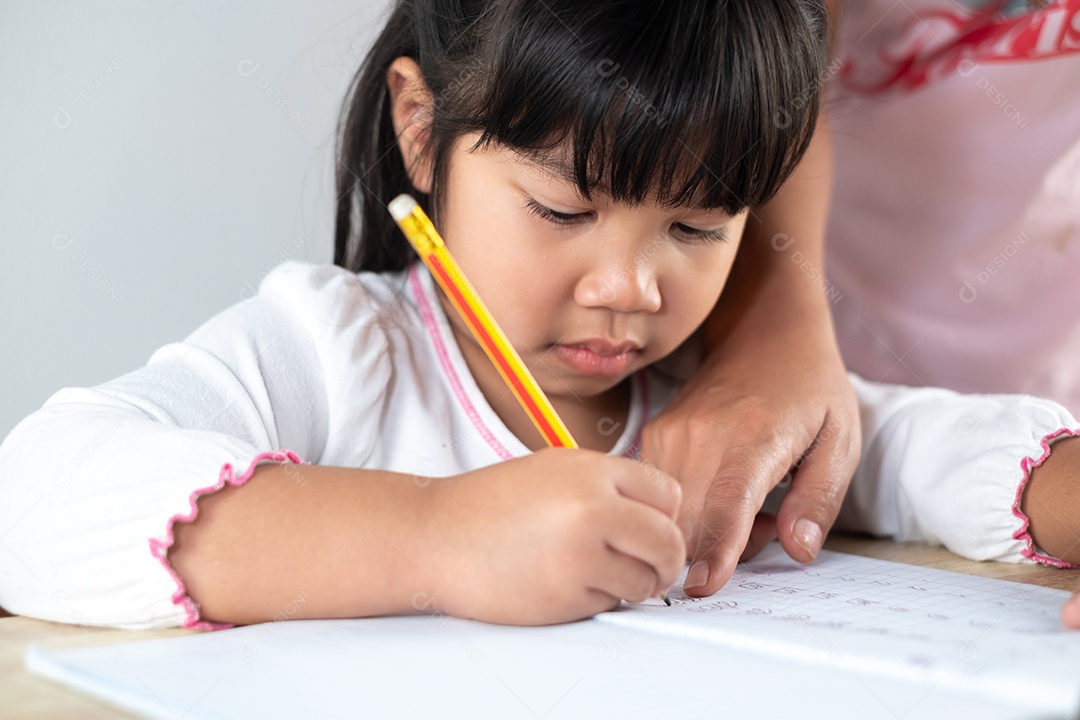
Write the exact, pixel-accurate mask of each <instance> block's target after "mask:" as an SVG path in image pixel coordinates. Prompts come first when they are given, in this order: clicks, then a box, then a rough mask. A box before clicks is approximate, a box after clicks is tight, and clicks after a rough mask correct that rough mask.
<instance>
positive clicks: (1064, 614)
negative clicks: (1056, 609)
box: [1061, 588, 1080, 630]
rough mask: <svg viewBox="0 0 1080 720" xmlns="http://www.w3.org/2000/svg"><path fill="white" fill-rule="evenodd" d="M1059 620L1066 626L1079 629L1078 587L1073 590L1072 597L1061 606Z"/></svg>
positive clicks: (1079, 601) (1079, 589) (1079, 600)
mask: <svg viewBox="0 0 1080 720" xmlns="http://www.w3.org/2000/svg"><path fill="white" fill-rule="evenodd" d="M1061 621H1062V622H1063V623H1065V627H1067V628H1070V629H1072V630H1080V588H1077V589H1076V590H1074V591H1073V594H1072V597H1071V598H1069V599H1068V600H1066V601H1065V604H1064V605H1063V606H1062V607H1061Z"/></svg>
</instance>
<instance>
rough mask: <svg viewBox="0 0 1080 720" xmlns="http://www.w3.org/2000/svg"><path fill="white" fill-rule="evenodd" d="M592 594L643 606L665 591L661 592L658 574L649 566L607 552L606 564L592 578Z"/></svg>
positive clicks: (625, 556)
mask: <svg viewBox="0 0 1080 720" xmlns="http://www.w3.org/2000/svg"><path fill="white" fill-rule="evenodd" d="M589 585H590V587H589V588H588V589H589V590H590V591H599V592H603V593H607V594H608V595H612V596H614V597H617V598H622V599H624V600H626V601H628V602H641V601H642V600H646V599H648V598H650V597H652V596H653V595H655V594H656V593H658V592H660V591H661V590H664V589H666V588H659V587H658V586H659V582H658V580H657V576H656V572H655V571H654V570H653V568H652V566H651V565H649V564H648V563H644V562H642V561H641V560H638V559H637V558H633V557H630V556H629V555H624V554H622V553H621V552H618V551H617V550H611V549H608V550H607V551H606V556H605V557H604V560H603V562H601V563H600V565H599V567H597V568H596V572H595V573H594V574H593V576H592V577H590V578H589Z"/></svg>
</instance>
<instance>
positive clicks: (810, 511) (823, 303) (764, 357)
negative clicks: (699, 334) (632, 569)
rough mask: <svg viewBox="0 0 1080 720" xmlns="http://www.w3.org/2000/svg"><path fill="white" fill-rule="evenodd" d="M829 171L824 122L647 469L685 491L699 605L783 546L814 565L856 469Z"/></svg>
mask: <svg viewBox="0 0 1080 720" xmlns="http://www.w3.org/2000/svg"><path fill="white" fill-rule="evenodd" d="M831 168H832V159H831V145H830V139H829V133H828V128H827V125H826V124H825V122H824V121H822V123H821V124H820V125H819V128H818V130H817V132H816V134H815V136H814V139H813V142H812V143H811V146H810V149H809V150H808V152H807V154H806V156H805V157H804V158H803V160H802V162H801V163H800V165H799V166H798V168H797V169H796V171H795V173H794V174H793V176H792V177H791V178H790V179H789V180H788V181H787V182H786V183H785V184H784V186H783V187H782V188H781V190H780V192H779V193H778V194H777V196H776V197H775V198H774V199H773V200H772V201H770V202H769V203H768V204H767V205H766V206H765V207H762V208H759V209H757V210H755V211H754V212H753V213H752V214H751V218H750V221H749V222H748V223H747V228H746V235H745V238H744V240H743V242H742V246H741V248H740V250H739V255H738V257H737V259H736V264H735V266H734V267H733V269H732V272H731V276H730V279H729V280H728V285H727V286H726V287H725V289H724V293H723V295H722V297H721V298H720V302H719V303H718V304H717V307H716V309H715V310H714V311H713V313H712V315H711V316H710V317H709V319H708V320H707V321H706V325H705V336H704V339H705V343H706V353H707V357H706V359H705V361H704V363H703V365H702V367H701V368H700V370H699V371H698V372H697V374H696V375H695V376H694V377H693V378H692V379H691V380H690V382H688V383H687V384H686V385H685V386H684V387H683V388H682V389H681V390H680V392H679V394H678V395H677V396H676V398H675V399H674V400H673V401H672V402H671V403H670V404H669V405H668V406H667V408H665V410H664V412H663V413H661V414H660V415H659V416H657V417H656V418H655V419H654V420H653V421H652V422H651V423H650V424H649V425H648V426H647V428H646V430H645V434H644V436H643V452H642V454H643V457H645V458H647V459H648V460H649V461H650V462H652V463H654V464H655V465H657V466H658V467H660V468H662V469H663V470H664V471H665V472H668V473H670V474H672V475H674V476H675V477H677V478H678V479H679V481H680V482H681V483H682V485H683V492H684V497H685V501H684V507H683V510H682V518H681V521H680V525H681V527H682V528H683V532H684V533H685V534H686V536H687V547H688V549H689V552H690V554H691V573H690V575H689V576H688V579H687V588H688V589H689V588H693V587H698V589H697V590H696V591H695V592H694V594H697V595H709V594H712V593H714V592H716V590H717V589H719V587H720V586H721V585H723V584H724V583H725V582H726V581H727V580H728V578H730V577H731V575H732V573H733V572H734V570H735V565H736V563H737V562H738V560H739V559H740V556H743V555H744V554H745V555H747V556H749V555H752V554H753V553H755V552H756V551H757V550H758V549H760V548H761V546H763V545H764V543H765V542H767V541H768V540H769V539H771V537H772V536H773V535H772V534H773V532H775V533H776V534H777V535H779V539H780V542H781V544H782V545H783V546H784V548H785V550H786V551H787V552H788V554H790V555H791V556H792V557H794V558H796V559H798V560H801V561H804V562H808V561H810V560H812V559H813V558H814V556H815V555H816V554H817V552H818V550H819V549H820V547H821V542H822V539H823V537H824V535H825V533H826V532H828V530H829V527H830V526H831V525H832V522H833V520H834V518H835V517H836V514H837V512H838V511H839V508H840V501H841V499H842V498H843V495H844V491H845V489H846V487H847V484H848V481H849V479H850V477H851V473H852V472H853V470H854V467H855V464H856V462H857V461H858V452H859V443H860V441H859V419H858V414H857V411H856V403H855V398H854V395H853V393H852V390H851V386H850V384H849V383H848V380H847V377H846V375H845V371H844V368H843V364H842V362H841V359H840V353H839V350H838V349H837V346H836V340H835V336H834V333H833V328H832V321H831V317H830V314H829V304H830V299H829V298H830V295H829V293H828V285H827V282H826V281H825V279H824V260H823V245H824V232H825V219H826V213H827V209H828V204H829V196H830V190H831ZM796 465H798V468H797V471H796V472H795V474H794V481H793V486H792V489H791V492H790V493H789V494H788V496H787V498H786V499H785V501H784V503H783V505H782V506H781V508H780V511H779V513H778V515H777V518H776V523H775V530H774V529H773V524H772V518H771V517H765V516H761V517H759V518H758V521H757V522H755V516H756V515H757V513H758V511H759V510H760V509H761V506H762V503H763V501H764V498H765V496H766V494H767V493H768V492H769V491H770V490H771V489H772V488H773V487H774V486H776V485H777V484H778V483H780V482H781V481H782V479H783V478H784V477H785V475H786V474H787V473H788V471H789V469H792V468H793V467H794V466H796ZM752 528H754V530H753V532H752ZM699 561H704V563H706V564H707V568H702V566H700V565H699Z"/></svg>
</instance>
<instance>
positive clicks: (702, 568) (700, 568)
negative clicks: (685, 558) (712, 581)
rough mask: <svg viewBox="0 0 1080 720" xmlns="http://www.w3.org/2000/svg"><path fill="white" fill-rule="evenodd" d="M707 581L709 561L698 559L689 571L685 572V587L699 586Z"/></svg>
mask: <svg viewBox="0 0 1080 720" xmlns="http://www.w3.org/2000/svg"><path fill="white" fill-rule="evenodd" d="M707 582H709V563H707V562H705V561H704V560H698V561H697V562H696V563H694V564H693V565H692V566H691V567H690V572H688V573H686V583H685V587H686V588H696V587H701V586H702V585H704V584H705V583H707Z"/></svg>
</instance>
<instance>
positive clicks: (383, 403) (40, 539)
mask: <svg viewBox="0 0 1080 720" xmlns="http://www.w3.org/2000/svg"><path fill="white" fill-rule="evenodd" d="M853 382H854V383H855V385H856V390H857V391H858V394H859V398H860V406H861V410H862V424H863V436H864V440H865V450H864V453H863V459H862V462H861V464H860V466H859V470H858V473H857V475H856V477H855V480H854V481H853V483H852V488H851V491H850V492H849V495H848V498H847V500H846V501H845V504H844V508H843V510H842V512H841V516H840V520H839V522H838V526H839V527H845V528H851V529H860V530H867V531H869V532H872V533H875V534H879V535H886V536H892V537H895V538H897V539H901V540H908V539H924V540H927V541H929V542H939V543H943V544H944V545H945V546H946V547H949V548H950V549H952V550H954V551H956V552H959V553H960V554H963V555H967V556H969V557H974V558H980V559H998V560H1008V561H1020V560H1023V559H1025V558H1027V559H1033V558H1034V559H1039V556H1038V554H1037V551H1036V549H1035V548H1033V547H1032V546H1031V539H1030V536H1029V535H1028V534H1027V533H1026V532H1025V529H1026V521H1025V520H1024V518H1023V517H1022V515H1021V514H1019V506H1018V498H1019V493H1020V490H1021V489H1022V485H1023V483H1024V482H1025V481H1026V477H1027V474H1028V470H1029V466H1030V465H1031V464H1032V463H1034V462H1037V461H1039V460H1040V459H1041V458H1042V457H1043V456H1044V454H1045V451H1046V446H1047V445H1046V444H1047V442H1049V441H1050V440H1051V439H1053V438H1054V437H1057V436H1059V435H1060V434H1062V433H1063V432H1073V431H1075V429H1076V428H1077V423H1076V421H1075V419H1074V418H1073V417H1072V416H1071V415H1070V414H1069V413H1068V411H1066V410H1065V409H1064V408H1063V407H1061V406H1059V405H1057V404H1055V403H1052V402H1049V401H1043V400H1036V399H1034V398H1028V397H1023V396H963V395H958V394H956V393H951V392H949V391H945V390H937V389H921V390H914V389H910V388H902V387H897V386H886V385H875V384H872V383H867V382H865V381H862V380H860V379H859V378H855V377H853ZM631 385H632V398H631V407H630V413H629V416H628V420H627V423H626V426H625V427H624V428H617V429H616V430H615V432H613V435H614V434H615V433H618V440H617V442H616V443H615V446H614V447H613V449H612V450H611V454H614V455H626V456H629V457H634V456H635V455H636V453H637V450H638V446H639V444H640V432H641V429H642V426H643V425H644V424H645V422H646V421H647V420H648V419H649V418H651V417H652V416H654V415H655V414H656V413H657V412H658V411H659V410H660V409H662V408H663V406H664V405H665V404H666V403H667V401H668V400H669V399H670V398H671V397H672V396H673V395H674V393H675V391H676V390H677V387H675V386H674V385H672V384H671V383H670V382H668V381H666V380H665V379H663V378H662V376H661V375H659V374H657V373H655V372H653V371H652V370H645V371H642V372H640V373H638V374H637V375H635V376H634V377H633V378H632V382H631ZM620 430H621V432H619V431H620ZM418 439H422V441H420V440H418ZM528 453H529V450H528V448H526V447H525V446H524V445H523V444H522V443H521V442H520V440H518V439H517V438H516V437H515V436H514V435H513V434H512V433H511V432H510V431H509V430H508V429H507V428H506V426H505V425H504V424H503V423H502V421H501V420H500V419H499V418H498V416H497V415H496V414H495V412H494V411H493V410H492V408H491V407H490V405H489V404H488V403H487V401H486V400H485V398H484V396H483V394H482V393H481V392H480V390H479V388H478V387H477V385H476V383H475V381H474V379H473V377H472V376H471V374H470V373H469V370H468V366H467V365H466V363H465V361H464V359H463V357H462V355H461V352H460V350H459V348H458V346H457V344H456V342H455V339H454V337H453V335H452V333H451V331H450V326H449V324H448V322H447V318H446V316H445V314H444V312H443V310H442V306H441V305H440V304H439V302H438V299H437V296H436V289H435V285H434V282H433V280H432V278H431V276H430V274H428V272H427V270H426V268H424V267H423V266H422V265H419V264H416V265H414V266H413V267H412V268H411V269H410V270H409V271H406V272H403V273H395V274H370V273H362V274H359V275H357V274H354V273H350V272H348V271H346V270H343V269H341V268H338V267H335V266H332V265H313V264H309V263H301V262H292V261H291V262H286V263H284V264H282V265H280V266H278V267H277V268H275V269H274V271H272V272H271V273H270V274H269V275H268V276H267V277H266V278H265V280H264V281H263V283H262V284H261V286H260V288H259V292H258V294H257V295H256V296H255V297H253V298H250V299H248V300H245V301H243V302H241V303H238V304H237V305H235V306H233V307H231V308H229V309H227V310H225V311H223V312H221V313H219V314H218V315H217V316H215V317H214V318H212V319H211V320H209V321H208V322H207V323H205V324H204V325H203V326H202V327H200V328H199V329H198V330H196V331H195V332H194V333H192V334H191V335H190V336H189V337H188V338H187V339H186V340H185V341H184V342H182V343H173V344H170V345H166V346H165V347H163V348H161V349H159V350H158V351H156V352H155V353H154V354H153V355H152V356H151V358H150V360H149V362H148V363H147V365H146V366H145V367H142V368H140V369H138V370H135V371H133V372H131V373H128V374H126V375H123V376H121V377H119V378H116V379H115V380H112V381H110V382H107V383H104V384H102V385H98V386H96V387H92V388H65V389H63V390H60V391H59V392H57V393H56V394H55V395H53V396H52V397H51V398H49V400H48V401H47V402H46V403H45V405H44V406H43V407H42V408H41V409H40V410H38V411H37V412H35V413H33V414H32V415H30V416H29V417H27V418H26V419H24V420H23V421H22V422H21V423H19V425H18V426H16V427H15V429H14V430H12V432H11V433H10V434H9V435H8V437H7V438H6V439H5V440H4V442H3V444H2V445H0V605H3V606H4V607H5V608H6V609H8V610H9V611H11V612H13V613H18V614H23V615H29V616H33V617H39V618H44V619H48V620H54V621H58V622H69V623H81V624H87V625H113V626H119V627H129V628H148V627H169V626H180V625H182V626H187V627H202V628H209V627H218V626H215V625H211V624H209V623H206V622H204V621H202V620H201V619H200V617H199V609H198V607H197V605H196V604H195V603H194V602H193V601H192V600H191V599H190V598H189V597H188V596H187V594H186V592H185V588H184V585H183V581H182V579H181V578H180V577H179V576H178V575H177V574H176V573H175V572H174V571H173V570H172V569H171V568H170V566H169V563H168V549H169V547H170V546H171V544H172V541H173V525H174V524H175V523H176V522H181V521H185V522H186V521H191V520H193V519H194V518H195V515H196V513H197V506H196V503H195V501H196V499H197V498H198V497H200V496H202V495H205V494H207V493H212V492H214V491H215V490H218V489H220V488H222V487H224V486H225V485H226V484H230V485H241V484H243V483H244V482H246V481H247V479H248V478H249V477H250V475H251V473H252V472H253V470H254V468H255V467H256V466H257V465H258V464H260V463H265V462H278V463H300V462H308V463H313V464H317V465H330V466H341V467H355V468H370V469H382V470H391V471H396V472H402V473H410V474H417V475H420V476H424V477H431V476H446V475H454V474H459V473H463V472H467V471H470V470H475V469H478V468H481V467H484V466H487V465H490V464H492V463H496V462H499V461H501V460H505V459H508V458H512V457H519V456H522V455H526V454H528ZM251 541H252V542H258V538H252V539H251ZM1045 560H1046V561H1048V562H1052V559H1048V558H1047V559H1045Z"/></svg>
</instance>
